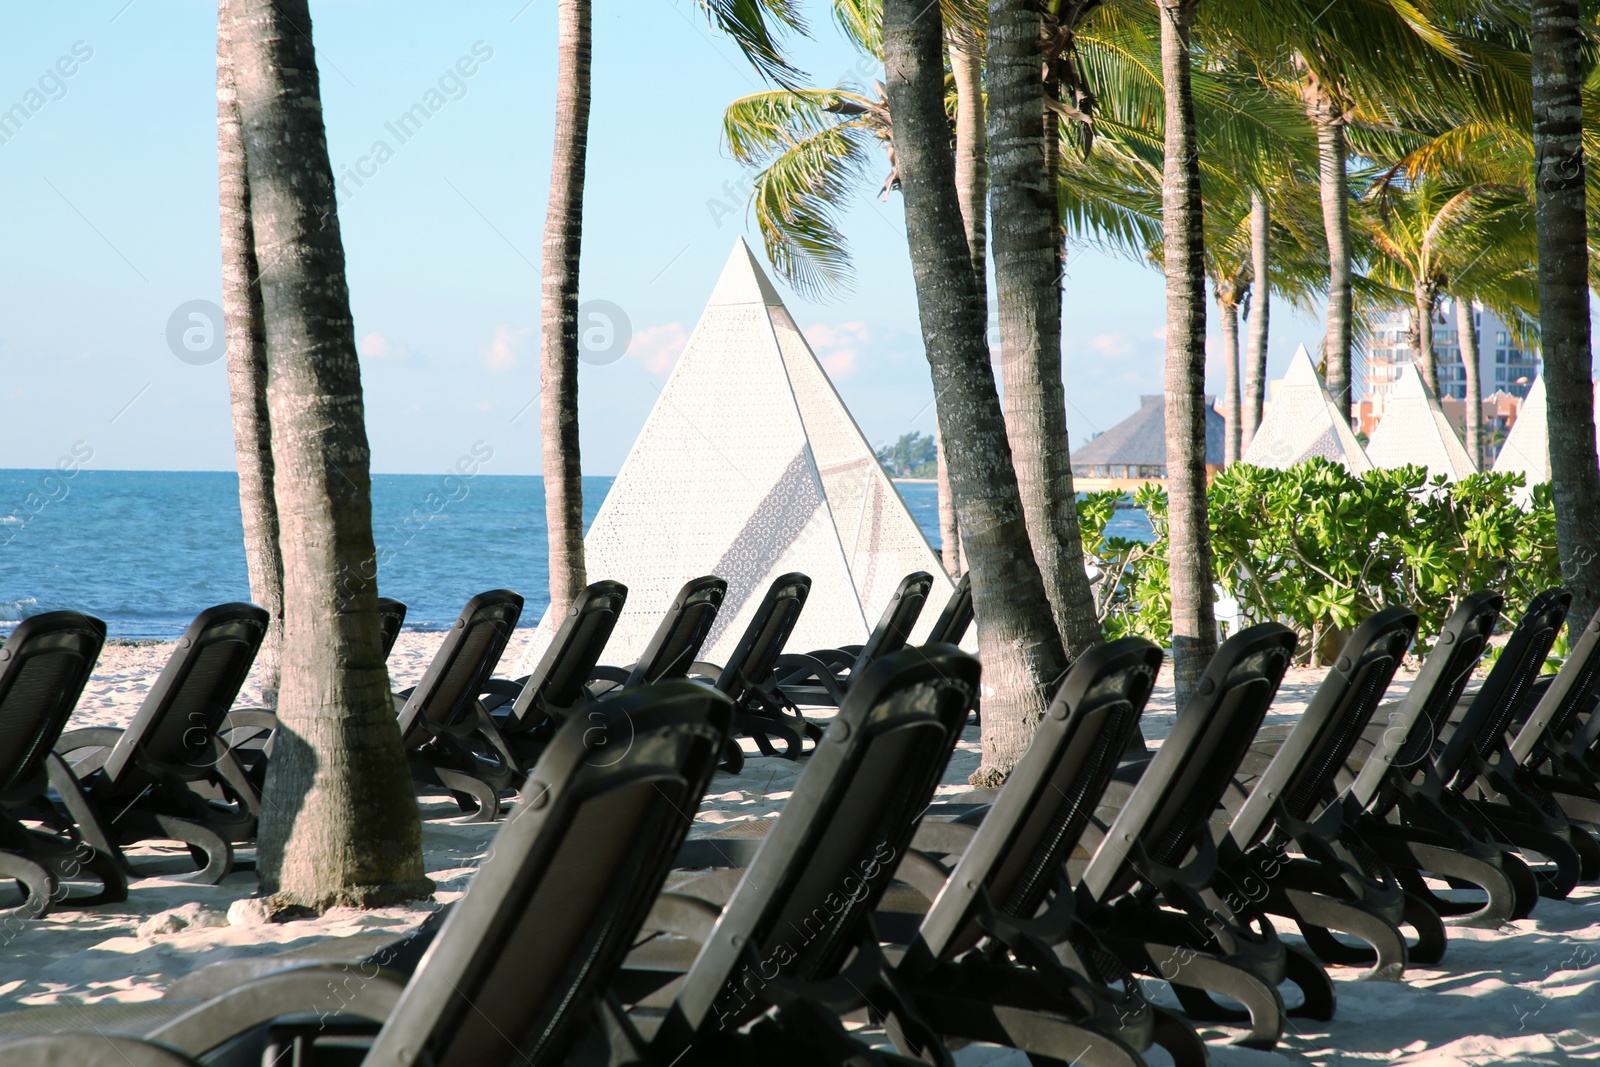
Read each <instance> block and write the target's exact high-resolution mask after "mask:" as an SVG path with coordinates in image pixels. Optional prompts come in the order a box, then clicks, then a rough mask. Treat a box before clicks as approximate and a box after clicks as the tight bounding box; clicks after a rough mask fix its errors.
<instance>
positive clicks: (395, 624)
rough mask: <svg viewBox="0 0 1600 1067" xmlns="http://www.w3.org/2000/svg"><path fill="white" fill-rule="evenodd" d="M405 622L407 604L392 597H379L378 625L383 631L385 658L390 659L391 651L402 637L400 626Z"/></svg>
mask: <svg viewBox="0 0 1600 1067" xmlns="http://www.w3.org/2000/svg"><path fill="white" fill-rule="evenodd" d="M405 624H406V606H405V605H404V604H402V603H401V602H400V601H398V600H395V599H393V598H392V597H386V596H381V597H379V598H378V626H379V627H380V628H381V630H382V632H383V658H384V659H388V658H389V653H390V652H393V651H394V643H395V642H396V641H398V640H399V639H400V628H401V627H402V626H404V625H405Z"/></svg>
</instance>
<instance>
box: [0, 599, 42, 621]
mask: <svg viewBox="0 0 1600 1067" xmlns="http://www.w3.org/2000/svg"><path fill="white" fill-rule="evenodd" d="M37 614H39V601H38V599H37V598H36V597H31V596H25V597H23V598H22V599H21V600H0V626H15V625H16V624H17V623H19V622H21V621H22V620H23V619H26V618H27V617H28V616H29V615H37Z"/></svg>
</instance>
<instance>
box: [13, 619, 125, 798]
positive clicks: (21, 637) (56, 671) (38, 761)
mask: <svg viewBox="0 0 1600 1067" xmlns="http://www.w3.org/2000/svg"><path fill="white" fill-rule="evenodd" d="M105 640H106V624H105V623H103V622H101V621H100V620H99V619H97V618H95V617H94V616H92V615H80V614H79V613H78V612H76V611H47V612H45V613H43V614H41V615H34V616H31V617H29V618H26V619H23V620H22V621H21V622H20V623H18V624H17V628H16V629H15V630H13V631H11V636H10V637H9V638H8V639H7V640H6V643H5V645H4V646H0V793H4V792H6V791H8V790H11V789H14V788H17V787H20V786H24V785H28V784H30V783H31V782H33V781H34V779H36V778H37V777H38V775H39V773H40V771H41V770H42V768H43V767H44V760H45V757H46V756H48V755H49V754H50V749H51V748H52V747H53V746H54V745H55V743H56V738H58V737H60V736H61V730H62V728H63V727H64V726H66V724H67V719H68V718H69V717H70V716H71V715H72V709H73V708H75V707H76V706H77V704H78V697H79V696H81V695H82V694H83V687H84V685H85V684H86V683H87V682H88V681H89V673H90V672H91V671H92V670H94V663H95V660H97V659H98V658H99V657H100V648H101V646H102V645H104V644H105Z"/></svg>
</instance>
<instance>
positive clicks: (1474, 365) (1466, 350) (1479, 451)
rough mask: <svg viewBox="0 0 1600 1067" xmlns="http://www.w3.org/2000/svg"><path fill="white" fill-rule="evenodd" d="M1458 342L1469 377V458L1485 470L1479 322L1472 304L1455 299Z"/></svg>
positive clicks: (1467, 411)
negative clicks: (1479, 366) (1479, 364)
mask: <svg viewBox="0 0 1600 1067" xmlns="http://www.w3.org/2000/svg"><path fill="white" fill-rule="evenodd" d="M1456 341H1457V342H1458V347H1460V349H1461V368H1462V370H1464V371H1465V372H1466V375H1467V398H1466V404H1467V407H1466V411H1465V413H1464V418H1465V422H1466V427H1467V455H1469V456H1471V457H1472V465H1473V466H1474V467H1476V468H1478V469H1479V470H1482V469H1483V383H1482V382H1480V381H1479V380H1478V323H1477V320H1476V319H1474V318H1473V316H1472V301H1471V300H1467V299H1465V298H1464V297H1459V296H1458V297H1456Z"/></svg>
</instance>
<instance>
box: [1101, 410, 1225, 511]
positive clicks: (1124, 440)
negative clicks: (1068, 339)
mask: <svg viewBox="0 0 1600 1067" xmlns="http://www.w3.org/2000/svg"><path fill="white" fill-rule="evenodd" d="M1225 435H1226V431H1225V428H1224V422H1223V418H1222V415H1221V413H1220V412H1218V411H1217V409H1216V397H1213V396H1208V397H1206V474H1207V475H1208V476H1209V475H1212V474H1215V473H1216V472H1217V471H1219V470H1221V469H1222V453H1223V441H1224V438H1225ZM1166 477H1167V409H1166V397H1165V396H1163V395H1162V394H1160V393H1157V394H1156V395H1154V396H1141V397H1140V398H1139V410H1138V411H1136V412H1134V413H1133V414H1132V415H1129V416H1128V417H1127V418H1126V419H1123V420H1122V421H1121V422H1119V423H1117V424H1116V425H1115V426H1113V427H1111V429H1109V430H1107V431H1106V432H1105V433H1102V434H1100V435H1099V436H1098V437H1095V438H1094V439H1092V440H1089V441H1085V442H1084V443H1083V444H1081V445H1079V446H1078V447H1077V448H1075V449H1073V450H1072V480H1073V484H1074V487H1075V488H1076V489H1078V490H1079V491H1080V492H1093V491H1095V490H1098V489H1131V488H1133V487H1135V486H1137V485H1140V484H1142V483H1144V482H1159V481H1164V480H1165V479H1166Z"/></svg>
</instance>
